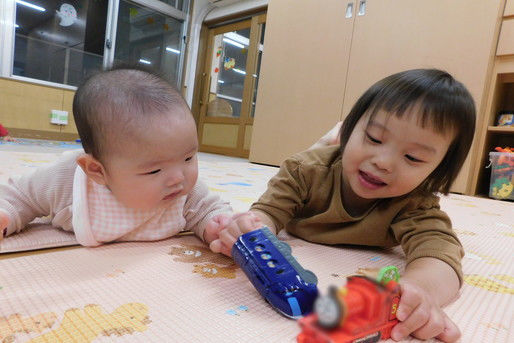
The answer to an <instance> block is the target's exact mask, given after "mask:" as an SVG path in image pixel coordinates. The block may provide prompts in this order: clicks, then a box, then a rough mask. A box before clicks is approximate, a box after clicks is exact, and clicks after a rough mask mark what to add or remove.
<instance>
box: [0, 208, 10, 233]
mask: <svg viewBox="0 0 514 343" xmlns="http://www.w3.org/2000/svg"><path fill="white" fill-rule="evenodd" d="M7 225H9V216H8V215H7V213H5V212H4V211H2V210H0V241H1V240H2V239H3V238H4V237H5V236H7Z"/></svg>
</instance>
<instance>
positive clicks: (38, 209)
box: [0, 152, 80, 236]
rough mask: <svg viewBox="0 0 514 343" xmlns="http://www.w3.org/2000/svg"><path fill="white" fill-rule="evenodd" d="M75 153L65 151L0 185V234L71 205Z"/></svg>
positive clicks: (10, 232) (10, 231)
mask: <svg viewBox="0 0 514 343" xmlns="http://www.w3.org/2000/svg"><path fill="white" fill-rule="evenodd" d="M78 153H80V152H74V153H67V154H65V155H63V156H62V157H60V158H59V160H58V161H56V162H54V163H52V164H49V165H45V166H41V167H38V168H36V169H34V170H32V171H31V172H30V173H27V174H24V175H21V176H16V177H11V178H10V179H9V181H8V182H7V183H5V184H0V211H1V212H2V213H3V215H1V217H2V219H1V221H2V222H3V224H4V225H2V227H1V228H0V230H1V231H2V235H0V236H4V235H5V236H8V235H10V234H12V233H14V232H19V231H20V230H22V229H23V228H24V227H25V226H26V225H27V224H28V223H30V222H31V221H32V220H34V219H35V218H37V217H43V216H48V215H52V216H53V215H54V214H55V213H56V212H58V211H59V210H60V209H62V208H64V207H66V206H68V205H70V204H71V194H72V189H73V175H74V171H75V168H76V166H77V164H76V162H75V160H76V156H77V154H78Z"/></svg>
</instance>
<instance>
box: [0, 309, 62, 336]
mask: <svg viewBox="0 0 514 343" xmlns="http://www.w3.org/2000/svg"><path fill="white" fill-rule="evenodd" d="M56 320H57V316H56V315H55V313H53V312H45V313H40V314H37V315H35V316H32V317H30V316H26V317H24V316H22V315H21V314H19V313H15V314H11V315H10V316H9V317H0V342H2V343H11V342H14V341H15V339H16V337H15V335H16V334H17V333H21V332H24V333H31V332H36V333H42V332H43V331H44V330H45V329H48V328H51V327H52V325H54V323H55V321H56Z"/></svg>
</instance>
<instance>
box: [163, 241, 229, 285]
mask: <svg viewBox="0 0 514 343" xmlns="http://www.w3.org/2000/svg"><path fill="white" fill-rule="evenodd" d="M168 254H169V255H171V256H176V257H175V258H173V261H176V262H184V263H195V264H194V265H193V273H197V274H200V275H201V276H203V277H205V278H225V279H234V278H235V277H236V270H237V268H238V267H237V265H236V264H235V263H234V261H233V260H232V259H230V258H228V257H226V256H225V255H222V254H215V253H213V252H212V251H211V250H210V249H209V248H207V247H202V246H199V245H179V246H172V247H171V250H170V252H169V253H168ZM199 263H201V264H199Z"/></svg>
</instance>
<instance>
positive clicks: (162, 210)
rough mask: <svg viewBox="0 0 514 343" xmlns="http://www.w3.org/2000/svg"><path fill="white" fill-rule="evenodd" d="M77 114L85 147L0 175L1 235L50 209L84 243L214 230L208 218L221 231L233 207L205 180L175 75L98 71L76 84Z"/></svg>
mask: <svg viewBox="0 0 514 343" xmlns="http://www.w3.org/2000/svg"><path fill="white" fill-rule="evenodd" d="M73 115H74V119H75V123H76V125H77V129H78V132H79V135H80V139H81V140H82V144H83V147H84V151H75V152H70V153H64V154H63V156H62V157H61V158H60V159H59V160H58V161H57V162H55V163H53V164H51V165H48V166H43V167H40V168H37V169H36V170H34V171H33V172H31V173H29V174H27V175H22V176H19V177H16V178H11V179H10V180H9V182H8V184H6V185H0V230H2V231H3V232H2V233H3V235H0V239H1V237H2V236H3V237H5V236H8V235H10V234H12V233H15V232H18V231H20V230H22V229H23V228H24V227H25V225H26V224H27V223H29V222H31V221H32V220H33V219H34V218H37V217H42V216H49V217H50V219H51V221H52V224H53V225H54V226H58V227H61V228H63V229H64V230H67V231H73V232H74V233H75V236H76V238H77V241H78V242H79V243H80V244H82V245H84V246H97V245H100V244H103V243H106V242H112V241H153V240H159V239H164V238H167V237H170V236H173V235H175V234H177V233H179V232H181V231H184V230H192V231H194V233H195V234H196V235H197V236H198V237H200V238H201V239H207V242H210V241H211V240H212V238H209V237H204V231H205V229H206V227H210V231H212V230H214V231H216V230H215V229H216V228H217V226H218V225H219V221H218V218H219V217H220V216H219V215H220V214H222V213H225V214H227V213H231V208H230V207H229V206H228V205H227V203H225V202H222V201H221V200H220V199H219V197H218V196H216V195H213V194H210V193H209V191H208V188H207V186H206V185H205V184H204V183H203V182H201V181H200V180H198V161H197V150H198V141H197V134H196V126H195V121H194V119H193V117H192V114H191V112H190V110H189V108H188V106H187V104H186V102H185V101H184V100H183V98H182V97H181V96H180V94H179V93H178V92H177V91H176V90H175V89H174V88H173V87H172V86H171V85H170V84H169V83H168V82H167V81H165V80H164V79H162V78H160V77H159V76H157V75H154V74H152V73H150V72H146V71H143V70H138V69H127V68H125V69H114V70H111V71H107V72H102V73H99V74H97V75H95V76H93V77H91V78H90V79H88V80H87V81H86V82H85V83H84V84H83V85H82V86H81V87H79V88H78V89H77V92H76V94H75V97H74V99H73ZM224 217H226V216H224ZM223 225H226V222H225V224H223Z"/></svg>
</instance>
